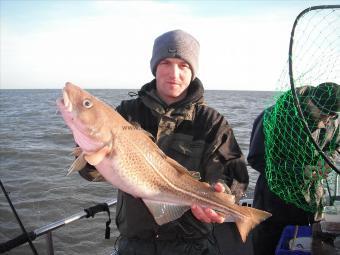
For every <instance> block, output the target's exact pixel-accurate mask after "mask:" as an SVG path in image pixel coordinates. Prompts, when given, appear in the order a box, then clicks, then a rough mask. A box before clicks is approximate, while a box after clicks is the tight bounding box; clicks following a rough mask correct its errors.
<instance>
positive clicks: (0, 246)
mask: <svg viewBox="0 0 340 255" xmlns="http://www.w3.org/2000/svg"><path fill="white" fill-rule="evenodd" d="M0 185H1V188H2V189H3V191H4V193H5V195H6V191H5V189H4V187H3V185H2V183H1V180H0ZM6 197H8V196H7V195H6ZM8 199H9V198H8ZM9 203H10V205H11V207H12V208H13V209H12V210H14V214H15V215H16V217H17V219H18V221H19V224H20V226H22V227H23V225H22V223H21V221H20V219H19V216H18V215H17V213H16V212H15V209H14V207H13V205H12V203H11V202H10V200H9ZM116 203H117V199H116V198H115V199H111V200H109V201H107V202H104V203H99V204H96V205H94V206H91V207H89V208H85V209H83V210H82V211H81V212H79V213H76V214H73V215H71V216H69V217H66V218H64V219H61V220H58V221H55V222H52V223H49V224H47V225H45V226H42V227H40V228H37V229H35V230H33V231H30V232H27V231H26V230H25V229H24V228H23V234H21V235H19V236H17V237H15V238H13V239H11V240H9V241H7V242H4V243H0V253H4V252H7V251H10V250H11V249H13V248H15V247H18V246H20V245H22V244H25V243H26V242H28V243H30V246H31V245H32V246H31V247H33V249H32V251H33V253H34V254H38V253H37V251H36V249H35V247H34V246H33V243H32V241H34V240H35V239H36V238H37V237H39V236H42V235H45V234H46V235H47V239H46V241H47V246H48V248H49V254H53V240H52V235H51V232H52V231H54V230H56V229H58V228H60V227H63V226H65V225H67V224H69V223H71V222H74V221H77V220H79V219H83V218H89V217H92V218H94V216H95V214H97V213H99V212H107V214H108V218H109V219H108V221H107V222H106V228H105V239H109V238H110V224H111V217H110V209H109V207H111V206H113V205H115V204H116Z"/></svg>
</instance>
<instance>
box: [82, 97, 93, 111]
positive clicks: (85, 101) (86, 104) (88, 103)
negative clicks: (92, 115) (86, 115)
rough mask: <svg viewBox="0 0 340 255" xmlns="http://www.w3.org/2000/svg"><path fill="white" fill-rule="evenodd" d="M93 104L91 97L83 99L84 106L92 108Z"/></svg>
mask: <svg viewBox="0 0 340 255" xmlns="http://www.w3.org/2000/svg"><path fill="white" fill-rule="evenodd" d="M92 105H93V103H92V102H91V100H90V99H85V100H84V101H83V106H84V107H85V108H87V109H89V108H91V107H92Z"/></svg>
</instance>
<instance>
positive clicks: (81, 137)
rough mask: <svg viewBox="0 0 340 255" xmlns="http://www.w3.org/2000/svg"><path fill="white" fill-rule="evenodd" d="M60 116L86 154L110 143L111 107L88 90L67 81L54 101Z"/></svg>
mask: <svg viewBox="0 0 340 255" xmlns="http://www.w3.org/2000/svg"><path fill="white" fill-rule="evenodd" d="M57 106H58V109H59V111H60V112H61V114H62V117H63V119H64V121H65V123H66V124H67V126H68V127H69V128H70V129H71V131H72V133H73V137H74V140H75V142H76V143H77V144H78V145H79V147H80V148H81V149H82V151H83V152H84V153H85V154H88V155H89V154H91V153H95V152H97V151H98V150H101V149H102V148H104V147H110V146H112V142H113V133H112V125H113V124H114V120H113V117H114V116H112V113H114V112H115V111H113V109H112V108H111V107H110V106H108V105H106V104H105V103H104V102H102V101H100V100H99V99H97V98H96V97H94V96H93V95H91V94H90V93H88V92H87V91H85V90H83V89H81V88H79V87H78V86H76V85H74V84H72V83H70V82H67V83H66V85H65V87H64V88H63V97H62V98H59V99H58V100H57Z"/></svg>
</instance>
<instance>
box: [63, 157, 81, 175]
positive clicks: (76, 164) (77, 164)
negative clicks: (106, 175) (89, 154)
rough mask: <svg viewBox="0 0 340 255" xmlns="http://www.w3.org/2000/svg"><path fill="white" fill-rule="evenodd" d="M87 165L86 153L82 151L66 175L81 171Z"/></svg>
mask: <svg viewBox="0 0 340 255" xmlns="http://www.w3.org/2000/svg"><path fill="white" fill-rule="evenodd" d="M85 166H86V160H85V158H84V153H80V154H79V156H78V157H77V158H76V159H75V160H74V161H73V163H72V165H71V166H70V168H69V169H68V171H67V174H66V176H69V175H70V174H71V173H73V172H79V171H80V170H81V169H83V168H84V167H85Z"/></svg>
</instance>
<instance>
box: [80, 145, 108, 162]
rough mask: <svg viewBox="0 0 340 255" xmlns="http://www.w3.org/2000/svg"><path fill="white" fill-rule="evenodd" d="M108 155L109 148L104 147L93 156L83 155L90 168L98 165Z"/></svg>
mask: <svg viewBox="0 0 340 255" xmlns="http://www.w3.org/2000/svg"><path fill="white" fill-rule="evenodd" d="M109 153H110V148H109V147H108V146H104V147H103V148H101V149H100V150H99V151H97V152H96V153H93V154H89V155H85V156H84V158H85V160H86V161H87V162H88V163H89V164H90V165H92V166H95V165H98V164H99V163H100V162H101V161H102V160H103V159H104V158H105V157H106V155H108V154H109Z"/></svg>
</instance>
